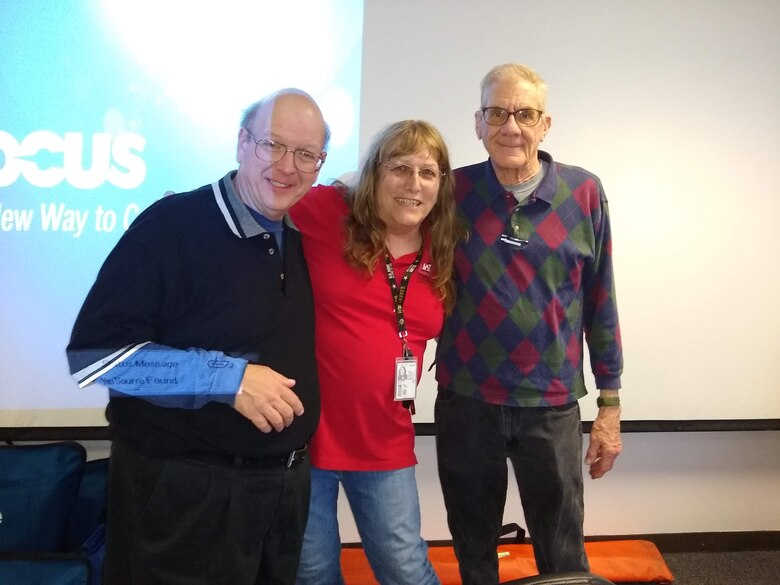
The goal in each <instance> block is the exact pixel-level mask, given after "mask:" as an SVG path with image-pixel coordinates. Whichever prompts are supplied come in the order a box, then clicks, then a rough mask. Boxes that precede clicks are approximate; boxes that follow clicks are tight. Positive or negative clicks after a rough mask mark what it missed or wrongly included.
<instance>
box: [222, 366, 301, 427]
mask: <svg viewBox="0 0 780 585" xmlns="http://www.w3.org/2000/svg"><path fill="white" fill-rule="evenodd" d="M293 386H295V380H293V379H292V378H287V377H285V376H283V375H281V374H280V373H278V372H275V371H274V370H272V369H271V368H269V367H267V366H258V365H254V364H249V365H248V366H247V367H246V371H245V372H244V377H243V379H242V380H241V387H240V389H239V391H238V394H236V400H235V403H234V404H233V406H234V408H235V409H236V410H237V411H238V412H240V413H241V414H242V415H244V416H245V417H246V418H248V419H249V420H250V421H252V424H254V425H255V426H256V427H257V428H258V429H260V430H261V431H262V432H264V433H270V432H271V431H272V430H273V431H277V432H279V431H283V430H284V429H285V428H286V427H289V426H290V425H291V424H292V422H293V419H294V417H296V416H301V415H302V414H303V403H302V402H301V400H300V398H298V395H297V394H295V392H293V391H292V387H293Z"/></svg>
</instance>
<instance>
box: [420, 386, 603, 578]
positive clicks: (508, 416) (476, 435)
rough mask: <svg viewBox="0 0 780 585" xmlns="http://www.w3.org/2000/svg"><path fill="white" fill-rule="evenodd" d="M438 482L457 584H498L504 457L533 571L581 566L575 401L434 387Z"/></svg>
mask: <svg viewBox="0 0 780 585" xmlns="http://www.w3.org/2000/svg"><path fill="white" fill-rule="evenodd" d="M435 418H436V453H437V457H438V467H439V480H440V481H441V487H442V492H443V495H444V503H445V506H446V508H447V523H448V525H449V527H450V531H451V533H452V539H453V544H454V547H455V554H456V556H457V558H458V563H459V568H460V574H461V579H462V581H463V584H464V585H495V584H496V583H498V558H497V556H496V547H497V546H498V538H499V533H500V531H501V524H502V521H503V515H504V505H505V503H506V496H507V477H508V475H507V474H508V469H507V458H508V459H509V460H510V461H511V462H512V467H513V468H514V472H515V478H516V479H517V485H518V488H519V490H520V500H521V503H522V505H523V512H524V516H525V521H526V524H527V526H528V532H529V534H530V536H531V541H532V543H533V547H534V556H535V557H536V565H537V567H538V569H539V572H540V573H560V572H573V571H588V570H589V564H588V559H587V556H586V555H585V544H584V535H583V519H584V518H583V515H584V501H583V479H582V424H581V422H580V411H579V406H578V405H577V404H576V403H574V404H570V405H567V406H563V407H548V408H520V407H507V406H496V405H493V404H488V403H486V402H483V401H481V400H474V399H472V398H468V397H465V396H461V395H459V394H455V393H454V392H451V391H448V390H447V389H445V388H442V387H441V386H440V387H439V393H438V395H437V398H436V405H435Z"/></svg>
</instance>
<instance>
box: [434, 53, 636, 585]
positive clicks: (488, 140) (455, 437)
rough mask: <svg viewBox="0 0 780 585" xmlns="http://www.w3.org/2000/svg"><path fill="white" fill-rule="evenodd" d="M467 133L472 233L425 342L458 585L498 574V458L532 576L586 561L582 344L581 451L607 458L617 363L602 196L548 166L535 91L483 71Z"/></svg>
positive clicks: (460, 174) (570, 171) (546, 122)
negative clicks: (522, 529)
mask: <svg viewBox="0 0 780 585" xmlns="http://www.w3.org/2000/svg"><path fill="white" fill-rule="evenodd" d="M481 89H482V94H481V99H482V103H481V107H480V109H479V110H477V112H476V113H475V122H476V132H477V137H478V138H479V139H480V140H482V142H483V144H484V146H485V149H486V150H487V152H488V154H489V156H490V158H489V160H487V161H486V162H482V163H479V164H475V165H471V166H467V167H464V168H460V169H457V170H456V171H455V176H456V184H457V188H456V201H457V205H458V211H459V215H460V217H461V219H462V220H463V221H464V222H465V224H466V226H467V227H468V229H469V232H470V237H469V239H468V241H466V242H464V243H462V244H461V245H460V246H459V248H458V249H457V250H456V256H455V262H456V285H457V289H458V295H457V302H456V306H455V309H454V311H453V312H452V314H451V315H450V317H449V318H448V319H447V321H446V323H445V325H444V329H443V331H442V334H441V337H440V340H439V343H438V347H437V364H438V365H437V373H436V378H437V381H438V384H439V392H438V396H437V399H436V406H435V419H436V447H437V454H438V465H439V478H440V480H441V485H442V490H443V493H444V501H445V504H446V507H447V518H448V523H449V527H450V531H451V532H452V536H453V542H454V545H455V552H456V555H457V557H458V561H459V564H460V573H461V577H462V580H463V583H464V585H473V584H483V583H485V584H487V583H490V584H495V583H498V562H497V558H496V545H497V543H498V537H499V532H500V527H501V523H502V520H503V511H504V504H505V501H506V492H507V463H506V460H507V458H509V460H511V462H512V466H513V469H514V472H515V476H516V478H517V484H518V487H519V491H520V498H521V501H522V505H523V511H524V515H525V520H526V523H527V526H528V529H529V533H530V536H531V541H532V542H533V546H534V554H535V557H536V563H537V566H538V568H539V572H540V573H554V572H566V571H587V570H588V568H589V567H588V560H587V557H586V556H585V550H584V537H583V472H582V464H581V457H582V445H583V441H582V428H581V421H580V411H579V406H578V402H577V401H578V399H580V398H582V397H583V396H584V395H585V394H586V393H587V391H586V389H585V381H584V376H583V340H584V339H585V340H587V343H588V349H589V353H590V361H591V369H592V372H593V374H594V376H595V381H596V386H597V387H598V389H599V390H600V396H599V398H598V400H597V402H598V405H599V412H598V416H597V418H596V420H595V421H594V423H593V428H592V431H591V436H590V445H589V448H588V450H587V453H586V455H585V463H586V464H587V465H589V467H590V476H591V477H592V478H598V477H601V476H603V475H604V474H605V473H606V472H607V471H609V470H610V469H611V468H612V465H613V464H614V461H615V458H616V457H617V456H618V455H619V454H620V450H621V440H620V400H619V397H618V390H619V388H620V375H621V373H622V368H623V359H622V349H621V342H620V329H619V326H618V314H617V305H616V301H615V287H614V282H613V274H612V256H611V253H612V241H611V234H610V223H609V214H608V208H607V199H606V196H605V195H604V191H603V189H602V186H601V182H600V181H599V179H598V177H596V176H595V175H593V174H591V173H589V172H588V171H585V170H583V169H581V168H578V167H574V166H569V165H564V164H561V163H558V162H555V161H554V160H553V159H552V157H551V156H550V155H549V154H547V153H546V152H542V151H540V150H539V144H540V143H541V142H542V140H544V137H545V135H546V134H547V132H548V131H549V130H550V127H551V123H552V118H551V117H550V115H549V114H548V113H547V112H546V111H545V99H546V93H547V87H546V85H545V83H544V81H543V80H542V79H541V78H540V77H539V76H538V75H537V74H536V73H535V72H534V71H533V70H532V69H530V68H528V67H526V66H524V65H519V64H507V65H500V66H498V67H495V68H494V69H493V70H491V71H490V72H489V73H488V74H487V76H486V77H485V78H484V79H483V81H482V87H481Z"/></svg>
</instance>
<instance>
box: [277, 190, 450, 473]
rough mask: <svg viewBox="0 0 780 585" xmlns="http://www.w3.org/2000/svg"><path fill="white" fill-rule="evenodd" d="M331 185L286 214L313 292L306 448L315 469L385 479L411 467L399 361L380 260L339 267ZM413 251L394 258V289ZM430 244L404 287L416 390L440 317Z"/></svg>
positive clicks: (341, 208) (340, 219) (343, 212)
mask: <svg viewBox="0 0 780 585" xmlns="http://www.w3.org/2000/svg"><path fill="white" fill-rule="evenodd" d="M348 213H349V209H348V207H347V204H346V203H345V201H344V199H343V196H342V194H341V192H340V191H338V190H337V189H336V188H334V187H327V186H318V187H315V188H314V189H312V190H311V191H310V192H309V193H308V194H307V195H306V196H305V197H304V198H303V199H302V200H301V201H300V202H298V203H297V204H296V205H295V206H294V207H293V208H292V209H291V211H290V214H291V216H292V219H293V221H294V222H295V225H296V226H297V227H298V228H299V229H300V231H301V233H302V234H303V249H304V254H305V255H306V261H307V264H308V266H309V272H310V274H311V281H312V286H313V288H314V307H315V320H316V327H315V330H316V351H317V364H318V370H319V377H320V391H321V394H322V415H321V418H320V424H319V426H318V427H317V431H316V433H315V435H314V438H313V440H312V443H311V458H312V463H313V464H314V465H315V466H316V467H319V468H320V469H331V470H342V471H388V470H392V469H400V468H403V467H408V466H410V465H414V464H415V463H417V459H416V457H415V455H414V426H413V425H412V419H411V415H410V413H409V410H408V409H406V408H405V407H404V406H403V403H402V402H396V401H395V400H394V399H393V386H394V381H395V358H396V357H400V356H401V353H402V347H401V340H400V339H399V337H398V324H397V320H396V317H395V313H394V312H393V302H392V295H391V292H390V285H389V283H388V281H387V275H386V270H385V266H384V262H383V260H382V259H381V258H380V261H379V262H378V265H377V267H376V268H375V269H374V272H373V275H372V276H370V277H369V276H368V274H367V273H366V272H364V271H360V270H358V269H356V268H354V267H352V266H351V265H350V264H348V263H347V261H346V260H345V259H344V241H345V230H344V218H345V217H346V216H347V214H348ZM416 255H417V254H416V253H412V254H408V255H406V256H402V257H400V258H396V259H393V261H392V263H393V268H394V270H395V275H396V282H398V283H400V281H401V278H403V275H404V272H405V271H406V269H407V268H408V266H409V265H410V264H411V263H412V262H413V261H414V259H415V257H416ZM431 272H432V262H431V254H430V242H429V241H428V237H427V236H426V242H425V248H424V251H423V257H422V261H421V262H420V264H419V266H418V267H417V270H416V271H415V272H414V274H413V275H412V277H411V280H410V281H409V287H408V289H407V293H406V300H405V301H404V318H405V320H406V329H407V331H408V337H407V343H408V344H409V349H411V351H412V353H413V354H414V355H415V356H416V357H417V360H418V368H417V369H418V372H417V380H418V382H419V379H420V375H421V374H422V367H423V363H422V360H423V354H424V353H425V345H426V342H427V340H428V339H432V338H434V337H436V336H437V335H438V334H439V332H440V331H441V328H442V324H443V320H444V309H443V305H442V302H441V300H440V299H439V295H438V293H437V292H436V290H434V288H433V287H432V284H431V280H430V277H431Z"/></svg>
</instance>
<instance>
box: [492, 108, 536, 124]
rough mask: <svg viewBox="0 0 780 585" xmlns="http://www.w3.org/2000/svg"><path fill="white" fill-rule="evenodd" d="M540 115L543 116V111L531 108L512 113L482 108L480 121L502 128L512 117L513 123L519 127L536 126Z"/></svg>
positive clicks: (501, 109)
mask: <svg viewBox="0 0 780 585" xmlns="http://www.w3.org/2000/svg"><path fill="white" fill-rule="evenodd" d="M542 114H544V111H542V110H535V109H533V108H523V109H522V110H517V111H514V112H510V111H509V110H505V109H504V108H482V119H483V120H484V121H485V124H489V125H491V126H503V125H504V124H506V121H507V120H508V119H509V116H514V117H515V122H517V124H518V125H519V126H536V125H537V124H538V123H539V120H540V119H541V118H542Z"/></svg>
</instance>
